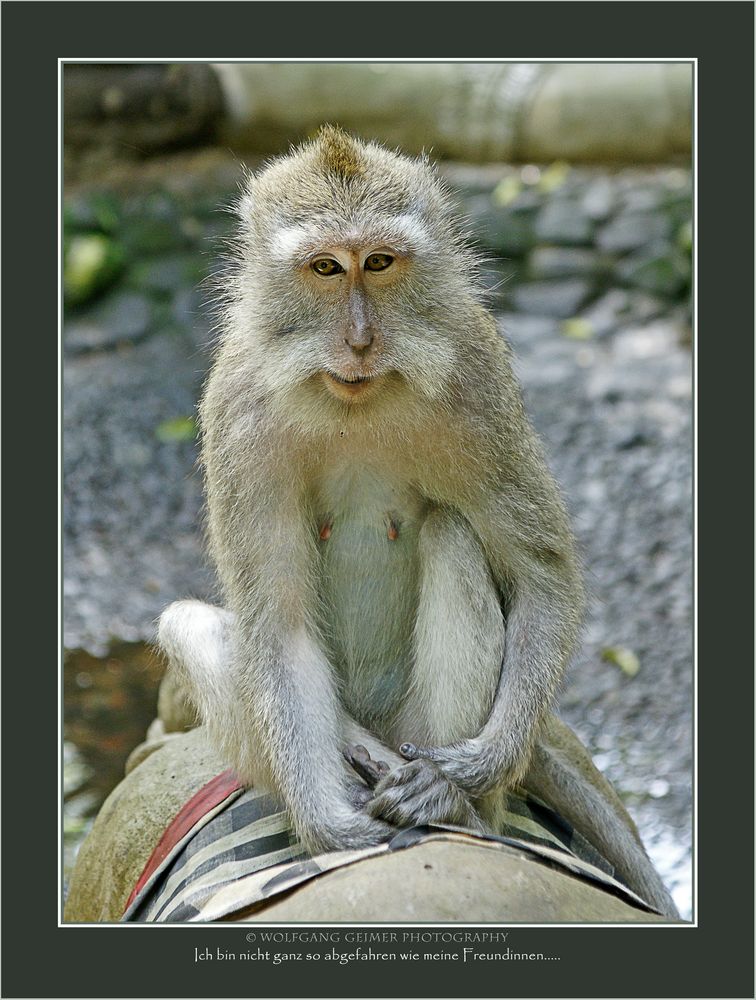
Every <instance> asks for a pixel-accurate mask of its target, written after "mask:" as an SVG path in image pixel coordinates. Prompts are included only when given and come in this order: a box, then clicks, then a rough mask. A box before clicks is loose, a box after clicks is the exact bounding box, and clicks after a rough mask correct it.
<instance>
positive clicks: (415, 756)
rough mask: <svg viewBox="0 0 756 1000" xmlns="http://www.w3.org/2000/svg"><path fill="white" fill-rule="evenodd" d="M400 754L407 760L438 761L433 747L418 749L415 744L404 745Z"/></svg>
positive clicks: (400, 749) (400, 748)
mask: <svg viewBox="0 0 756 1000" xmlns="http://www.w3.org/2000/svg"><path fill="white" fill-rule="evenodd" d="M399 753H400V754H401V755H402V757H404V758H405V760H437V759H438V754H437V753H436V751H435V750H434V749H433V748H432V747H416V746H415V744H414V743H402V745H401V746H400V747H399Z"/></svg>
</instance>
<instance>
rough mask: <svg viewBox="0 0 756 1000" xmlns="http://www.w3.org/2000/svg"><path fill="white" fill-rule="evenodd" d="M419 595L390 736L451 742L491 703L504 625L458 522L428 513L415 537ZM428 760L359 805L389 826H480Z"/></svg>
mask: <svg viewBox="0 0 756 1000" xmlns="http://www.w3.org/2000/svg"><path fill="white" fill-rule="evenodd" d="M419 555H420V594H419V602H418V610H417V619H416V625H415V650H414V667H413V672H412V678H411V683H410V686H409V689H408V691H407V695H406V698H405V701H404V705H403V710H402V713H401V715H400V718H399V721H398V722H397V724H396V726H395V730H396V732H397V734H398V736H399V737H400V739H401V738H403V739H412V740H416V741H418V742H420V743H425V744H431V745H438V744H439V743H453V742H454V741H455V740H460V739H464V738H465V737H469V736H472V735H474V734H475V733H477V732H478V731H479V730H480V728H481V726H482V725H483V724H484V722H485V720H486V718H487V716H488V713H489V712H490V709H491V704H492V702H493V696H494V691H495V690H496V683H497V680H498V675H499V671H500V669H501V660H502V656H503V652H504V622H503V618H502V613H501V609H500V606H499V600H498V597H497V594H496V588H495V586H494V584H493V581H492V579H491V574H490V572H489V569H488V565H487V563H486V559H485V556H484V554H483V551H482V549H481V547H480V543H479V542H478V540H477V539H476V538H475V536H474V535H473V533H472V531H471V530H470V527H469V525H468V524H467V522H466V521H465V520H464V518H462V517H461V516H459V515H457V514H454V513H450V512H446V511H443V510H435V511H433V512H431V513H430V514H429V515H428V517H427V518H426V520H425V522H424V524H423V527H422V529H421V532H420V538H419ZM485 804H486V802H485V800H483V799H481V800H479V801H478V802H476V803H474V802H473V801H472V800H471V799H470V797H469V796H468V795H467V794H466V793H465V792H464V791H463V790H462V789H461V788H460V787H459V786H458V785H457V784H456V783H455V782H453V781H452V780H451V779H450V778H449V777H448V776H447V775H445V774H444V773H443V771H442V770H441V768H439V767H438V766H437V765H436V764H435V763H433V762H432V761H430V760H423V759H420V760H416V761H412V762H411V763H409V764H407V763H405V764H400V765H399V766H398V767H395V768H394V769H393V770H392V771H391V773H390V774H389V775H387V776H386V777H385V778H383V779H382V780H381V782H380V783H379V785H378V787H377V788H376V795H375V798H374V799H373V801H372V802H371V803H369V804H368V806H367V809H368V811H369V812H370V813H371V815H374V816H380V817H381V818H383V819H385V820H387V821H389V822H392V823H396V824H399V825H407V824H410V823H433V822H435V823H455V824H459V825H461V826H468V827H471V828H473V829H483V828H484V823H483V821H482V820H481V817H480V815H479V810H478V808H476V807H477V806H478V805H482V806H485Z"/></svg>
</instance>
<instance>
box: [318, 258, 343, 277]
mask: <svg viewBox="0 0 756 1000" xmlns="http://www.w3.org/2000/svg"><path fill="white" fill-rule="evenodd" d="M312 269H313V271H314V272H315V274H319V275H320V276H321V277H323V278H330V277H331V275H332V274H343V272H344V268H343V267H342V266H341V264H339V262H338V261H337V260H334V259H333V257H318V259H317V260H314V261H313V262H312Z"/></svg>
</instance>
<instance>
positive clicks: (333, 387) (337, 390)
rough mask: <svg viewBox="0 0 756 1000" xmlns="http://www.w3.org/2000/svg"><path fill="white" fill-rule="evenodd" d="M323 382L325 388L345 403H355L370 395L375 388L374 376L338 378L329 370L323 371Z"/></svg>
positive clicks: (375, 379)
mask: <svg viewBox="0 0 756 1000" xmlns="http://www.w3.org/2000/svg"><path fill="white" fill-rule="evenodd" d="M323 382H324V383H325V386H326V389H328V391H329V392H330V393H331V395H332V396H335V397H336V398H337V399H341V400H343V401H344V402H345V403H355V402H358V401H359V400H362V399H364V398H366V397H367V396H369V395H371V393H372V391H373V389H374V388H375V383H376V382H377V378H376V377H375V376H363V377H360V378H357V379H355V380H350V379H345V378H340V377H339V376H338V375H333V374H331V372H323Z"/></svg>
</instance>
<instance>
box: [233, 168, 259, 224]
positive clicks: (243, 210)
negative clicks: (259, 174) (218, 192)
mask: <svg viewBox="0 0 756 1000" xmlns="http://www.w3.org/2000/svg"><path fill="white" fill-rule="evenodd" d="M256 192H257V178H256V177H255V175H254V174H253V173H252V171H251V170H250V169H249V167H245V168H244V175H243V177H242V179H241V182H240V183H239V197H238V198H237V199H236V201H235V202H234V209H235V211H236V214H237V215H238V216H239V218H240V219H241V220H242V222H246V221H248V220H249V219H251V218H252V216H253V215H254V212H255V207H256V202H257V197H256Z"/></svg>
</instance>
